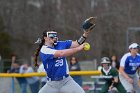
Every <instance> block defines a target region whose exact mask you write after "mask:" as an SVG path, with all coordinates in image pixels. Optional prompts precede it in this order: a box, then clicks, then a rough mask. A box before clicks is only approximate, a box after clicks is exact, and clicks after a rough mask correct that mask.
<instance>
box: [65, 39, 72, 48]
mask: <svg viewBox="0 0 140 93" xmlns="http://www.w3.org/2000/svg"><path fill="white" fill-rule="evenodd" d="M65 43H66V49H69V48H70V47H71V45H72V40H66V41H65Z"/></svg>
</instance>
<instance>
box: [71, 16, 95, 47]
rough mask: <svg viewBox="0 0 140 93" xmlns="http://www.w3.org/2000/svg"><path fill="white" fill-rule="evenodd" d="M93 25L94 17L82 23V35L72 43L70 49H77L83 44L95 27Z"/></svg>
mask: <svg viewBox="0 0 140 93" xmlns="http://www.w3.org/2000/svg"><path fill="white" fill-rule="evenodd" d="M95 23H96V17H89V18H87V19H86V20H85V21H84V22H83V24H82V28H83V30H84V34H83V35H81V37H80V38H79V39H77V40H76V41H73V42H72V45H71V48H74V47H77V46H79V45H81V44H83V43H84V42H85V40H86V38H87V37H88V34H89V32H90V31H91V30H92V29H93V28H94V27H95V26H96V24H95Z"/></svg>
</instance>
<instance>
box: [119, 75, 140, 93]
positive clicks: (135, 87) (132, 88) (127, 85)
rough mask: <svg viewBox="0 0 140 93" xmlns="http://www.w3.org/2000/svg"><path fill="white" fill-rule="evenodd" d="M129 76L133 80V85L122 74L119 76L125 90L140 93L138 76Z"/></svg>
mask: <svg viewBox="0 0 140 93" xmlns="http://www.w3.org/2000/svg"><path fill="white" fill-rule="evenodd" d="M128 76H129V77H130V78H132V79H133V84H131V83H129V82H128V80H127V79H126V78H125V77H124V76H123V75H122V74H119V78H120V81H121V83H122V85H123V86H124V88H125V90H126V91H127V92H130V93H132V92H133V91H135V93H140V87H139V85H138V82H139V77H138V75H137V74H134V75H129V74H128Z"/></svg>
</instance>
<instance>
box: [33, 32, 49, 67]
mask: <svg viewBox="0 0 140 93" xmlns="http://www.w3.org/2000/svg"><path fill="white" fill-rule="evenodd" d="M46 32H47V31H44V32H43V36H42V39H41V43H40V44H39V47H38V48H37V49H36V51H35V54H34V66H36V67H38V66H39V65H38V63H37V60H38V55H39V51H40V49H41V48H42V46H43V45H44V43H45V40H44V36H46Z"/></svg>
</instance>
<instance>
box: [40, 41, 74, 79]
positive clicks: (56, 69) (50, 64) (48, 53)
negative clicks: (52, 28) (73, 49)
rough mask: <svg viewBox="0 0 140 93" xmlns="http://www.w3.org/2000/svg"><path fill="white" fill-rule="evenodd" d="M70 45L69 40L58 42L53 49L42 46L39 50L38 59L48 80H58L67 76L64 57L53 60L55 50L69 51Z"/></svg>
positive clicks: (66, 65)
mask: <svg viewBox="0 0 140 93" xmlns="http://www.w3.org/2000/svg"><path fill="white" fill-rule="evenodd" d="M71 44H72V41H71V40H66V41H58V42H57V45H55V46H54V47H49V46H46V45H43V46H42V48H41V50H40V57H41V60H42V62H43V65H44V69H45V71H46V73H47V76H48V77H49V78H52V79H53V78H59V77H62V76H65V75H68V74H69V69H68V64H67V60H66V57H57V58H54V53H55V52H56V51H57V50H63V49H69V48H70V46H71Z"/></svg>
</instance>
